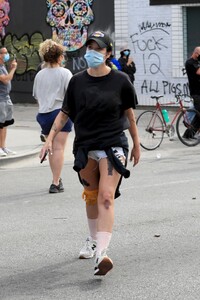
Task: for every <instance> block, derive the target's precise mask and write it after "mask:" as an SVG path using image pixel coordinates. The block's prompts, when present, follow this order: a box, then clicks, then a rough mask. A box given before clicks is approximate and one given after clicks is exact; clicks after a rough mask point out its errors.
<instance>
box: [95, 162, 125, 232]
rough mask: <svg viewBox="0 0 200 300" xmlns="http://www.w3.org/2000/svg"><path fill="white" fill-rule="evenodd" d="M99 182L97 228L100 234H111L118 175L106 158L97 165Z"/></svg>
mask: <svg viewBox="0 0 200 300" xmlns="http://www.w3.org/2000/svg"><path fill="white" fill-rule="evenodd" d="M99 169H100V174H101V177H100V182H99V193H98V228H97V231H100V232H112V228H113V223H114V195H115V190H116V187H117V185H118V182H119V179H120V176H121V175H120V174H119V173H117V171H116V170H115V169H114V168H113V166H112V165H111V163H110V162H109V160H108V159H107V158H104V159H101V160H100V163H99Z"/></svg>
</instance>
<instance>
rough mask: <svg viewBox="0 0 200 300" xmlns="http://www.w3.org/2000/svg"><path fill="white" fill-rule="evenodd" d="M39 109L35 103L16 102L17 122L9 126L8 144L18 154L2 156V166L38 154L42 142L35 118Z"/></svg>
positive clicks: (15, 116)
mask: <svg viewBox="0 0 200 300" xmlns="http://www.w3.org/2000/svg"><path fill="white" fill-rule="evenodd" d="M37 111H38V106H37V105H34V104H27V105H25V104H22V105H21V104H14V119H15V123H14V124H13V125H12V126H9V127H8V130H7V138H6V146H7V147H8V148H9V149H11V150H13V151H16V152H17V154H15V155H8V156H6V157H0V167H2V166H5V165H7V164H11V163H12V162H16V161H18V160H24V159H27V158H30V157H33V156H37V155H38V153H39V151H40V149H41V145H42V142H41V141H40V126H39V124H38V123H37V121H36V119H35V116H36V114H37Z"/></svg>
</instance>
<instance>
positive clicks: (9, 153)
mask: <svg viewBox="0 0 200 300" xmlns="http://www.w3.org/2000/svg"><path fill="white" fill-rule="evenodd" d="M3 151H4V152H5V153H6V155H15V154H17V152H15V151H12V150H10V149H8V148H3Z"/></svg>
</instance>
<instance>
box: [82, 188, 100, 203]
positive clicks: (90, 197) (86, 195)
mask: <svg viewBox="0 0 200 300" xmlns="http://www.w3.org/2000/svg"><path fill="white" fill-rule="evenodd" d="M97 197H98V190H93V191H88V190H85V189H84V191H83V193H82V198H83V200H85V203H86V205H95V204H96V203H97Z"/></svg>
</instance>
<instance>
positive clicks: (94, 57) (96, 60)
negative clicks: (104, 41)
mask: <svg viewBox="0 0 200 300" xmlns="http://www.w3.org/2000/svg"><path fill="white" fill-rule="evenodd" d="M84 58H85V59H86V61H87V64H88V67H89V68H97V67H98V66H100V65H101V64H103V63H104V55H103V54H102V53H100V52H97V51H95V50H87V52H86V54H85V55H84Z"/></svg>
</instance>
